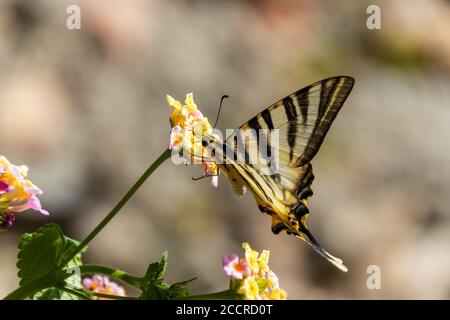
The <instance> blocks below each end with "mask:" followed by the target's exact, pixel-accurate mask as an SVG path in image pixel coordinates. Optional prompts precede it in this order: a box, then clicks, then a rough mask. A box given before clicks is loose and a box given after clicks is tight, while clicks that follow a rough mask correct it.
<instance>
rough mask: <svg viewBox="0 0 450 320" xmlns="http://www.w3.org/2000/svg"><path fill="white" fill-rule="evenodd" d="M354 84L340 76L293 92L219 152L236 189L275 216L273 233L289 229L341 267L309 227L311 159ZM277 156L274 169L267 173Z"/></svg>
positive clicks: (244, 127) (245, 126)
mask: <svg viewBox="0 0 450 320" xmlns="http://www.w3.org/2000/svg"><path fill="white" fill-rule="evenodd" d="M353 84H354V79H353V78H351V77H347V76H338V77H332V78H328V79H324V80H321V81H319V82H316V83H314V84H312V85H310V86H308V87H306V88H303V89H301V90H299V91H297V92H294V93H292V94H291V95H289V96H287V97H285V98H284V99H282V100H280V101H278V102H276V103H274V104H272V105H271V106H269V107H268V108H267V109H265V110H263V111H262V112H261V113H259V114H258V115H256V116H255V117H254V118H252V119H251V120H250V121H248V122H246V123H245V124H243V125H242V126H241V127H240V128H239V129H237V130H235V132H234V133H233V134H232V135H231V136H230V137H228V138H227V139H226V141H225V142H220V141H218V142H217V143H219V144H220V145H221V148H222V149H223V150H224V151H223V152H222V154H221V155H215V156H216V158H217V157H220V160H221V161H220V162H221V164H220V165H219V170H220V172H221V173H223V174H224V175H225V177H226V178H227V180H228V181H229V182H230V185H231V187H232V189H233V191H234V192H235V193H236V194H238V195H239V196H242V195H243V194H244V193H245V190H249V191H250V192H251V193H252V194H253V196H254V197H255V199H256V202H257V205H258V208H259V209H260V210H261V211H262V212H265V213H267V214H268V215H270V216H271V218H272V232H273V233H275V234H278V233H280V232H281V231H286V233H288V234H292V235H294V236H296V237H298V238H301V239H302V240H304V241H305V242H307V243H308V244H309V245H311V246H312V247H313V248H314V249H315V251H317V252H318V253H319V254H320V255H322V256H323V257H324V258H325V259H327V260H328V261H329V262H331V263H332V264H334V265H335V266H336V267H338V268H339V269H341V270H342V271H347V267H346V266H345V265H344V264H343V263H342V260H340V259H338V258H336V257H334V256H332V255H330V254H329V253H328V252H326V251H325V250H324V249H323V248H322V247H321V246H320V245H319V243H318V242H317V241H316V240H315V239H314V237H313V235H312V234H311V232H310V231H309V229H308V227H307V223H306V220H307V218H308V216H309V209H308V207H307V202H308V200H309V198H310V197H311V196H312V194H313V192H312V189H311V185H312V183H313V181H314V174H313V171H312V165H311V163H310V161H311V160H312V158H313V157H314V156H315V155H316V153H317V152H318V150H319V148H320V146H321V144H322V142H323V139H324V137H325V135H326V133H327V132H328V130H329V128H330V126H331V123H332V122H333V120H334V119H335V117H336V115H337V113H338V111H339V110H340V108H341V107H342V105H343V103H344V102H345V100H346V98H347V96H348V95H349V93H350V91H351V89H352V87H353ZM241 136H245V138H242V137H241ZM274 146H275V147H274ZM263 147H265V148H263ZM262 149H264V150H266V151H268V152H263V151H262ZM264 154H265V156H266V159H265V160H267V159H268V158H270V159H271V160H270V161H262V162H261V161H260V162H258V161H253V163H252V162H251V161H249V160H252V159H253V160H255V159H256V158H258V159H260V158H261V156H263V157H262V158H264ZM274 156H275V157H274ZM274 159H276V162H277V166H276V170H275V171H272V172H269V173H268V172H267V169H268V167H269V166H271V165H272V164H273V162H274ZM242 160H245V161H242Z"/></svg>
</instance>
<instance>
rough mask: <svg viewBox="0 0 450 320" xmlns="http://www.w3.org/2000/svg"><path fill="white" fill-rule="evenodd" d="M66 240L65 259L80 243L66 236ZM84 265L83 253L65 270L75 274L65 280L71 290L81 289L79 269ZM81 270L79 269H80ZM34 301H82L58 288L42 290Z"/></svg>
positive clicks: (35, 296) (63, 255) (70, 262)
mask: <svg viewBox="0 0 450 320" xmlns="http://www.w3.org/2000/svg"><path fill="white" fill-rule="evenodd" d="M64 239H65V246H64V252H63V254H62V258H64V257H65V256H66V255H68V254H69V252H70V251H71V250H73V249H75V247H76V246H78V244H79V242H78V241H76V240H73V239H71V238H69V237H66V236H64ZM85 251H86V249H84V250H83V251H82V252H85ZM81 265H83V262H82V260H81V252H80V253H78V254H77V255H76V256H75V257H74V258H73V259H72V260H70V261H69V263H68V264H67V266H66V268H64V270H65V272H67V273H71V274H73V275H72V276H70V277H68V278H66V279H65V283H66V286H69V287H71V288H81V287H82V284H81V274H80V272H79V271H77V267H79V266H81ZM78 270H79V269H78ZM33 299H34V300H80V299H81V298H80V297H79V296H76V295H74V294H70V293H68V292H66V291H63V290H61V289H58V288H49V289H45V290H42V291H40V292H38V293H36V294H35V295H34V296H33Z"/></svg>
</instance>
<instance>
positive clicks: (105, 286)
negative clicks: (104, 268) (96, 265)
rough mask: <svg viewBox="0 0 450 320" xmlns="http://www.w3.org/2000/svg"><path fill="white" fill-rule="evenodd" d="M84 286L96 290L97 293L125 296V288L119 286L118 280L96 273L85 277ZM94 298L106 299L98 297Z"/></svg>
mask: <svg viewBox="0 0 450 320" xmlns="http://www.w3.org/2000/svg"><path fill="white" fill-rule="evenodd" d="M83 287H84V288H85V289H86V290H90V291H94V292H97V293H104V294H110V295H115V296H120V297H124V296H125V289H124V288H122V287H121V286H119V285H118V284H117V283H116V282H114V281H111V280H110V279H109V278H108V277H107V276H102V275H98V274H95V275H93V276H92V277H91V278H84V279H83ZM94 299H98V300H101V299H104V298H100V297H96V298H94Z"/></svg>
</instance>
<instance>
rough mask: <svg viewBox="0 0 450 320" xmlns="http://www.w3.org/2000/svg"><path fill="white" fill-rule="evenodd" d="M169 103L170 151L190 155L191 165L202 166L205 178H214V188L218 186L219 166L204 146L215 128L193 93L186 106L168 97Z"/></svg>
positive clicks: (185, 102)
mask: <svg viewBox="0 0 450 320" xmlns="http://www.w3.org/2000/svg"><path fill="white" fill-rule="evenodd" d="M167 103H168V104H169V105H170V106H171V107H173V111H172V114H171V116H170V125H171V126H172V129H171V131H170V141H169V149H170V150H174V151H180V150H182V151H183V155H190V157H191V159H190V160H191V163H197V164H200V166H201V167H202V168H203V169H204V171H205V172H204V175H205V176H212V177H213V179H212V184H213V186H217V182H218V179H217V177H218V174H219V173H218V168H217V164H216V163H214V162H213V161H212V159H210V158H209V155H208V154H206V153H205V151H206V148H205V147H204V146H203V145H202V141H203V137H208V136H211V135H212V133H213V128H212V126H211V124H210V123H209V121H208V118H206V117H204V116H203V114H202V113H201V112H200V110H199V109H198V107H197V105H196V104H195V102H194V96H193V94H192V93H188V94H187V95H186V99H185V100H184V104H182V103H181V102H180V101H178V100H176V99H174V98H172V97H171V96H169V95H167Z"/></svg>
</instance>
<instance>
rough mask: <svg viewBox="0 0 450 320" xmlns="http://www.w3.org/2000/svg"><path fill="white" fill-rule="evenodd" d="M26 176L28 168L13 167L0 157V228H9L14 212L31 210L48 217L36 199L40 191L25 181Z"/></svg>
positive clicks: (28, 181)
mask: <svg viewBox="0 0 450 320" xmlns="http://www.w3.org/2000/svg"><path fill="white" fill-rule="evenodd" d="M27 175H28V167H26V166H24V165H22V166H17V165H14V164H12V163H10V162H9V161H8V159H6V158H5V157H4V156H0V228H1V227H3V228H9V227H11V226H12V224H13V222H14V219H15V217H14V213H16V212H22V211H25V210H28V209H33V210H36V211H38V212H40V213H42V214H44V215H48V212H47V211H46V210H44V209H42V206H41V203H40V201H39V199H38V198H37V195H40V194H42V190H41V189H39V188H38V187H37V186H35V185H34V184H33V183H32V182H31V181H30V180H27V179H25V178H26V176H27Z"/></svg>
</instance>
